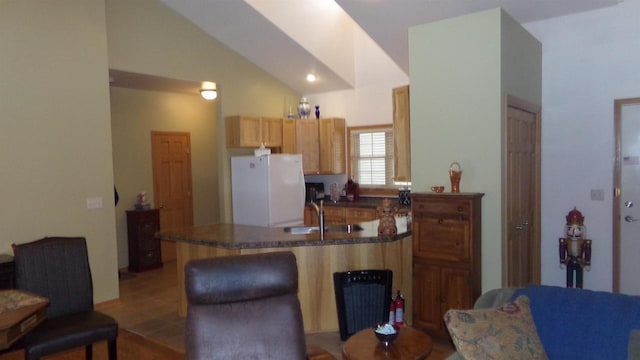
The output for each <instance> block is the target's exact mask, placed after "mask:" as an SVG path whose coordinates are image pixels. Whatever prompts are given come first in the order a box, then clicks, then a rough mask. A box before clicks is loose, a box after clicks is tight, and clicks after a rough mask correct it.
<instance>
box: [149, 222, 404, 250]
mask: <svg viewBox="0 0 640 360" xmlns="http://www.w3.org/2000/svg"><path fill="white" fill-rule="evenodd" d="M358 224H359V225H360V226H362V228H363V230H362V231H355V232H351V233H345V232H325V234H324V240H320V235H319V234H318V233H314V234H289V233H286V232H285V231H284V229H283V228H276V227H273V228H269V227H262V226H247V225H234V224H212V225H202V226H193V227H187V228H181V229H173V230H165V231H160V232H158V233H156V235H155V237H156V238H160V239H163V240H171V241H176V242H185V243H190V244H194V245H204V246H214V247H221V248H225V249H262V248H278V247H298V246H326V245H353V244H364V243H385V242H392V241H396V240H400V239H402V238H405V237H407V236H409V235H411V226H409V227H408V228H407V217H405V216H398V217H396V226H397V227H398V234H397V235H395V236H388V237H378V220H374V221H365V222H361V223H358Z"/></svg>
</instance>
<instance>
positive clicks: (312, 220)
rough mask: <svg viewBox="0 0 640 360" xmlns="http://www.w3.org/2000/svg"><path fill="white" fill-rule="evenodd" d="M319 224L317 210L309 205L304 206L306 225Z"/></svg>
mask: <svg viewBox="0 0 640 360" xmlns="http://www.w3.org/2000/svg"><path fill="white" fill-rule="evenodd" d="M317 225H318V216H317V215H316V211H315V210H314V209H313V208H312V207H309V206H305V208H304V226H317Z"/></svg>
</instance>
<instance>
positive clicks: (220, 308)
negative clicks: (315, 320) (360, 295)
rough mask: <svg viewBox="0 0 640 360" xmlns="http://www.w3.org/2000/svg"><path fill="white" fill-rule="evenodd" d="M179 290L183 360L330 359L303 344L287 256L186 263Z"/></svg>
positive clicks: (294, 271) (293, 270) (292, 263)
mask: <svg viewBox="0 0 640 360" xmlns="http://www.w3.org/2000/svg"><path fill="white" fill-rule="evenodd" d="M185 288H186V293H187V300H188V305H187V323H186V334H185V338H186V344H185V345H186V346H185V350H186V358H187V360H205V359H207V360H217V359H221V360H222V359H292V360H293V359H300V360H302V359H316V360H320V359H335V358H334V357H333V356H332V355H331V354H329V353H327V352H326V351H323V350H322V349H320V348H318V347H317V346H310V347H309V348H307V346H306V344H305V334H304V327H303V322H302V312H301V310H300V302H299V300H298V295H297V291H298V268H297V265H296V258H295V256H294V255H293V253H291V252H276V253H267V254H256V255H239V256H226V257H218V258H211V259H200V260H192V261H190V262H189V263H187V265H186V266H185ZM308 350H310V351H309V352H308Z"/></svg>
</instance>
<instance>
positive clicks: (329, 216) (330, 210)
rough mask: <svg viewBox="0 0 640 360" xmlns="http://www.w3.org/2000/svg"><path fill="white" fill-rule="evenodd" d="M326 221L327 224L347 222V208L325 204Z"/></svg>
mask: <svg viewBox="0 0 640 360" xmlns="http://www.w3.org/2000/svg"><path fill="white" fill-rule="evenodd" d="M324 223H325V225H335V224H344V223H346V219H345V208H343V207H333V206H325V208H324Z"/></svg>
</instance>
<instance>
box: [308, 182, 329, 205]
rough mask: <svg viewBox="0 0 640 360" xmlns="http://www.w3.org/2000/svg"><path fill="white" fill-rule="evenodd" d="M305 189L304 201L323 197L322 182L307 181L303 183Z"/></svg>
mask: <svg viewBox="0 0 640 360" xmlns="http://www.w3.org/2000/svg"><path fill="white" fill-rule="evenodd" d="M304 187H305V190H306V198H305V201H306V202H311V201H316V200H320V199H324V183H314V182H308V183H305V184H304Z"/></svg>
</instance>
